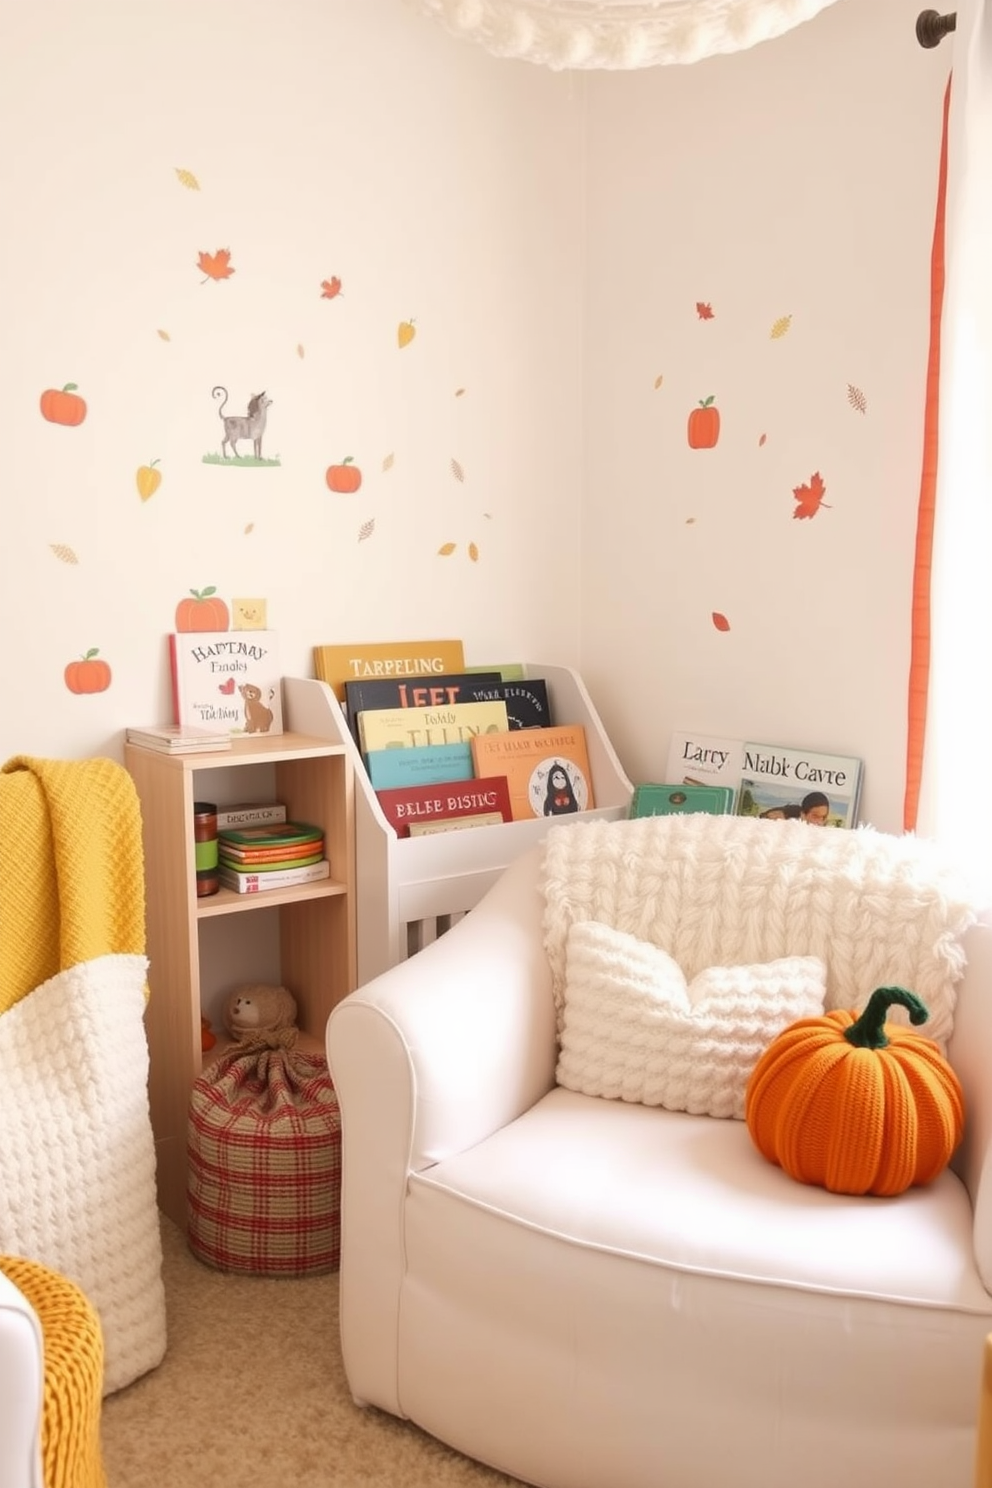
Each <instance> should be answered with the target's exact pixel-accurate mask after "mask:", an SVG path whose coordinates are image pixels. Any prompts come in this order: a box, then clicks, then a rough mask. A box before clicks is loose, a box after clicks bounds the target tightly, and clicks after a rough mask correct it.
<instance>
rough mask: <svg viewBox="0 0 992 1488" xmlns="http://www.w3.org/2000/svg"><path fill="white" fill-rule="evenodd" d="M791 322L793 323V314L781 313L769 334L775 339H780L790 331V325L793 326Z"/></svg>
mask: <svg viewBox="0 0 992 1488" xmlns="http://www.w3.org/2000/svg"><path fill="white" fill-rule="evenodd" d="M791 324H792V316H791V315H780V316H779V318H778V320H776V321H775V322H774V324H773V325H772V328H771V330H770V331H769V333H768V334H769V335H770V337H771V339H772V340H773V341H778V340H780V339H781V338H782V337H783V336H784V335H785V334H786V333H787V331H788V329H789V327H790V326H791Z"/></svg>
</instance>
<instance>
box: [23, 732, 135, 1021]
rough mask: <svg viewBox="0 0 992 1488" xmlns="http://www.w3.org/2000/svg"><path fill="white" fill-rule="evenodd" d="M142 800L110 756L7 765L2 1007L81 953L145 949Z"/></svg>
mask: <svg viewBox="0 0 992 1488" xmlns="http://www.w3.org/2000/svg"><path fill="white" fill-rule="evenodd" d="M144 950H145V877H144V858H143V855H142V843H141V809H140V806H139V802H138V796H137V792H136V791H135V788H134V782H133V781H132V779H131V777H130V775H129V774H128V772H127V771H126V770H125V769H124V766H123V765H119V764H116V763H115V762H114V761H113V760H109V759H101V758H97V759H85V760H53V759H35V758H32V757H30V756H27V755H15V756H14V758H12V759H9V760H8V761H7V763H6V764H5V765H4V766H3V767H2V769H0V1013H3V1012H5V1011H6V1010H7V1008H9V1007H12V1006H13V1004H14V1003H15V1002H18V1001H19V1000H20V999H21V998H22V997H25V996H26V995H27V993H28V992H30V991H32V990H33V989H34V988H35V987H38V986H40V985H41V984H42V983H43V982H45V981H47V980H48V979H49V977H52V976H55V975H56V974H57V973H58V972H60V971H66V970H68V969H69V967H71V966H76V965H78V963H79V962H81V961H89V960H92V959H93V958H94V957H97V956H103V955H108V954H111V953H115V952H120V953H125V954H133V955H143V954H144Z"/></svg>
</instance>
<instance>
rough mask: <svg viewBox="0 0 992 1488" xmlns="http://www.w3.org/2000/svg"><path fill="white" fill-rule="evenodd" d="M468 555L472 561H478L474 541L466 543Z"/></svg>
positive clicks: (477, 551) (477, 552)
mask: <svg viewBox="0 0 992 1488" xmlns="http://www.w3.org/2000/svg"><path fill="white" fill-rule="evenodd" d="M468 556H469V557H470V558H471V560H472V562H473V563H478V561H479V550H478V548H477V547H476V546H475V543H469V545H468Z"/></svg>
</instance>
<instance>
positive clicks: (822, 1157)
mask: <svg viewBox="0 0 992 1488" xmlns="http://www.w3.org/2000/svg"><path fill="white" fill-rule="evenodd" d="M894 1003H898V1004H899V1005H900V1006H902V1007H904V1008H905V1009H906V1010H907V1012H908V1013H909V1017H910V1021H911V1022H912V1023H913V1024H916V1025H919V1024H920V1023H924V1022H926V1020H927V1018H928V1017H929V1013H928V1011H927V1008H926V1006H925V1005H924V1003H923V1002H922V1001H921V1000H920V998H919V997H917V995H916V994H915V992H907V991H906V989H905V988H904V987H877V988H876V989H875V991H874V992H873V993H872V994H871V997H870V998H869V999H868V1003H867V1005H866V1007H865V1010H864V1012H863V1013H861V1015H860V1016H859V1015H858V1014H857V1013H854V1012H852V1011H850V1010H848V1009H836V1010H835V1011H833V1012H829V1013H825V1014H824V1015H823V1016H822V1017H819V1018H802V1019H800V1020H799V1021H798V1022H796V1023H793V1024H791V1025H790V1026H789V1027H788V1028H786V1029H785V1030H784V1031H783V1032H782V1033H780V1034H779V1035H778V1037H777V1038H776V1039H774V1040H773V1042H772V1043H771V1044H769V1046H768V1048H767V1049H766V1050H765V1052H764V1053H763V1054H762V1056H761V1058H760V1059H759V1060H758V1062H757V1064H756V1065H755V1067H754V1069H753V1071H752V1072H751V1077H750V1079H749V1081H748V1087H747V1093H746V1096H745V1104H744V1119H745V1121H746V1122H747V1128H748V1131H749V1132H750V1134H751V1140H752V1141H753V1142H754V1145H755V1146H756V1147H757V1149H758V1151H759V1152H760V1153H761V1155H762V1156H763V1157H765V1158H767V1159H768V1161H769V1162H772V1163H775V1164H777V1166H778V1167H780V1168H783V1169H784V1171H785V1172H786V1173H788V1174H789V1176H790V1177H791V1178H795V1179H796V1180H797V1181H798V1182H799V1183H810V1184H818V1185H819V1186H820V1187H822V1188H826V1189H829V1190H830V1192H831V1193H843V1194H877V1195H879V1196H883V1197H891V1196H892V1195H894V1194H899V1193H903V1192H904V1191H905V1190H906V1189H907V1188H910V1187H912V1186H913V1185H919V1184H924V1183H929V1182H931V1180H932V1179H934V1178H936V1177H937V1175H938V1173H940V1172H941V1171H942V1170H943V1169H944V1168H945V1167H946V1166H947V1163H948V1162H949V1161H950V1158H951V1156H952V1154H953V1152H954V1149H955V1148H956V1147H957V1145H958V1143H959V1142H960V1140H961V1136H962V1133H963V1131H964V1095H963V1093H962V1090H961V1085H960V1083H959V1081H958V1078H957V1075H955V1073H954V1071H953V1070H952V1069H951V1066H950V1065H949V1064H948V1063H947V1060H946V1059H945V1058H944V1057H943V1055H942V1054H941V1052H940V1049H939V1047H938V1045H937V1044H936V1043H935V1042H934V1041H933V1039H929V1038H926V1037H925V1036H924V1035H923V1034H920V1033H914V1032H913V1030H912V1029H911V1028H906V1027H904V1026H903V1025H902V1024H897V1023H886V1021H885V1018H886V1014H887V1013H888V1011H889V1008H890V1007H892V1005H893V1004H894Z"/></svg>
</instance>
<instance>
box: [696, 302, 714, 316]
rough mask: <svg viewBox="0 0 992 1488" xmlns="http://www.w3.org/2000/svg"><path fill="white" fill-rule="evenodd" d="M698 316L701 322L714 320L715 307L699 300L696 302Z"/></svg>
mask: <svg viewBox="0 0 992 1488" xmlns="http://www.w3.org/2000/svg"><path fill="white" fill-rule="evenodd" d="M696 314H697V315H698V316H699V318H700V320H712V319H713V306H712V305H710V304H708V303H705V302H704V301H703V300H697V301H696Z"/></svg>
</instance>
